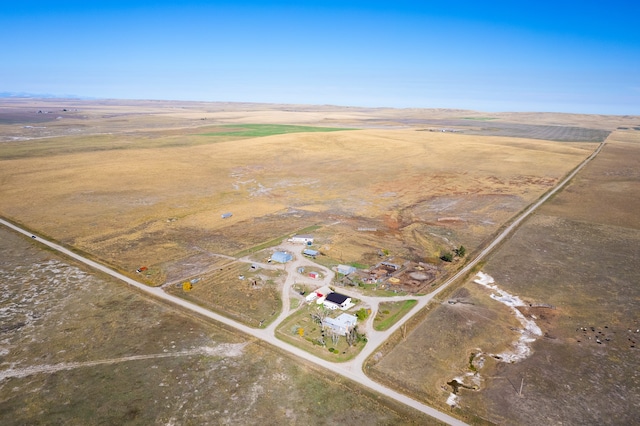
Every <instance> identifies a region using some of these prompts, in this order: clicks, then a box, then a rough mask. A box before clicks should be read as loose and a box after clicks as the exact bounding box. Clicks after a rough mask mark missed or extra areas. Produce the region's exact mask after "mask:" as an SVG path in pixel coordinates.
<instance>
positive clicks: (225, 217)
mask: <svg viewBox="0 0 640 426" xmlns="http://www.w3.org/2000/svg"><path fill="white" fill-rule="evenodd" d="M231 216H233V213H222V218H223V219H228V218H230V217H231Z"/></svg>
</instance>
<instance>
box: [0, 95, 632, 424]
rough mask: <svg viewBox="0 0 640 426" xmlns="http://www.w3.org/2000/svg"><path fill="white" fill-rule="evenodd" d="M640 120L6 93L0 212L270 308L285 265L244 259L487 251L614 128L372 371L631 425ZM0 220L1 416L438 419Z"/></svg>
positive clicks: (489, 410)
mask: <svg viewBox="0 0 640 426" xmlns="http://www.w3.org/2000/svg"><path fill="white" fill-rule="evenodd" d="M291 126H299V127H291ZM341 129H342V130H341ZM639 129H640V117H631V116H620V117H618V116H587V115H577V114H548V113H540V114H537V113H482V112H475V111H464V110H446V109H439V110H421V109H402V110H400V109H388V108H375V109H367V108H356V107H338V106H305V105H265V104H250V103H238V104H232V103H203V102H158V101H114V100H107V101H79V100H52V99H47V100H37V99H26V100H25V99H10V100H2V101H0V216H2V217H4V218H7V219H9V220H11V221H13V222H16V223H18V224H20V225H22V226H24V227H26V228H28V229H30V230H31V231H32V232H33V233H34V234H38V235H42V236H43V237H48V238H50V239H52V240H55V241H58V242H60V243H62V244H64V245H66V246H68V247H70V248H72V249H73V250H76V251H80V252H82V253H83V254H85V255H86V256H88V257H91V258H94V259H96V260H98V261H100V262H102V263H104V264H107V265H109V266H111V267H112V268H114V269H116V270H118V271H120V272H122V273H124V274H127V275H129V276H132V277H135V278H136V279H138V280H141V281H144V282H146V283H147V284H149V285H152V286H159V285H166V286H167V287H166V288H168V289H169V291H170V292H174V293H178V294H182V289H181V288H179V287H177V285H180V283H181V282H183V281H184V280H189V279H191V278H193V277H201V278H202V280H201V281H199V282H198V283H199V284H200V287H197V288H196V289H195V291H194V292H193V293H189V294H187V295H185V294H182V296H183V297H186V298H191V299H192V300H194V301H196V302H197V303H200V304H202V305H205V306H207V307H209V308H211V309H215V310H216V311H218V312H221V313H223V314H225V315H228V316H229V317H232V318H234V319H237V320H239V321H241V322H244V323H245V324H249V325H253V326H257V325H256V321H262V320H263V319H268V318H267V317H268V315H272V316H273V315H275V314H274V313H276V312H278V308H279V304H280V303H281V301H280V300H279V294H280V293H279V290H278V286H279V285H280V284H281V281H282V277H281V276H279V275H278V274H276V273H273V274H271V273H267V272H260V274H263V276H261V277H260V285H257V284H256V288H250V289H249V287H248V284H247V283H248V282H249V281H246V282H245V281H242V280H240V279H239V276H240V275H243V276H245V278H248V279H250V278H255V277H253V276H252V274H253V273H254V272H252V271H250V270H248V269H247V267H250V266H247V264H244V263H241V262H235V259H236V258H238V257H241V256H250V258H251V259H253V260H256V259H258V258H259V257H260V256H263V254H264V253H265V252H266V251H263V249H264V248H266V247H270V246H272V245H275V244H277V243H278V242H280V241H281V240H283V239H285V238H287V237H290V236H291V235H293V234H295V233H306V232H312V233H313V234H314V236H315V238H316V240H315V243H314V248H317V249H318V250H319V251H320V253H321V255H320V257H319V258H318V263H321V264H322V265H324V266H333V265H336V264H338V263H353V264H358V265H365V266H370V265H373V264H375V263H377V262H378V261H379V258H380V253H388V254H389V255H390V256H395V257H398V258H402V259H405V260H413V261H422V262H430V263H435V264H436V266H437V268H438V271H439V272H438V277H443V276H446V275H447V274H448V273H449V272H450V271H453V270H455V269H456V268H457V267H459V266H460V265H461V264H462V263H463V262H464V259H457V260H455V261H454V262H453V264H449V263H446V262H442V261H441V260H440V259H439V257H440V255H441V254H442V253H443V252H446V251H450V250H452V249H453V248H456V247H459V246H460V245H464V246H465V248H466V249H467V253H468V254H467V258H469V257H472V256H474V254H476V253H477V252H478V251H479V249H480V248H481V247H483V246H484V245H485V244H486V243H487V242H488V241H489V240H491V238H492V237H493V236H494V235H496V233H497V232H499V230H500V229H501V228H502V227H504V226H505V224H506V223H508V222H509V221H510V220H512V219H513V217H514V216H515V215H517V214H518V213H519V212H521V211H522V210H523V209H524V208H525V207H527V206H529V205H530V204H532V203H533V202H535V201H536V200H537V199H539V198H540V197H541V196H542V195H543V194H544V193H545V192H547V191H548V190H550V189H551V188H553V187H554V186H555V185H556V184H557V183H558V182H559V181H560V180H561V179H562V178H563V177H564V176H566V175H567V174H568V173H569V172H570V171H571V170H573V169H574V168H575V167H576V166H577V165H578V164H580V163H581V162H582V161H583V160H584V159H585V158H587V157H588V156H589V155H590V154H591V153H593V151H594V150H595V149H596V148H597V147H598V145H599V144H600V143H601V142H602V140H604V139H605V138H606V141H607V142H606V145H605V147H604V149H603V150H602V152H601V153H600V154H599V155H598V156H597V157H596V159H595V160H594V161H592V162H591V163H590V164H589V165H588V166H587V167H586V168H585V169H583V170H582V171H581V172H580V173H579V174H578V176H577V177H575V178H574V179H573V180H572V181H571V183H570V184H569V185H568V186H567V187H565V188H564V189H563V191H562V192H561V193H559V194H557V195H555V196H554V197H553V198H552V200H551V201H550V202H548V203H546V205H545V206H544V207H543V208H542V209H541V210H540V211H539V212H537V213H536V214H535V215H534V216H533V217H531V218H529V219H528V220H527V221H526V222H525V223H524V224H522V225H521V226H520V227H519V229H518V230H517V231H516V232H515V233H514V234H513V235H512V236H511V237H510V238H509V239H508V240H507V241H505V242H504V243H502V245H501V247H500V248H499V249H498V250H497V251H496V252H494V253H493V254H492V255H491V256H490V258H488V259H487V261H486V262H485V263H484V264H483V265H482V270H483V271H484V272H486V273H488V274H489V275H490V276H491V277H493V278H494V279H495V285H497V288H498V289H499V290H497V289H488V288H486V287H485V286H482V285H479V284H477V283H475V282H473V280H474V278H475V277H474V276H469V277H467V278H466V279H465V280H463V282H461V283H458V284H457V285H455V286H453V287H451V288H450V289H447V291H446V292H445V294H443V295H442V296H441V298H440V300H439V301H440V302H441V303H440V304H438V303H433V304H431V305H429V306H428V307H427V308H426V309H425V310H423V311H421V312H419V313H418V314H417V315H416V316H414V317H412V319H411V322H410V324H409V326H408V332H407V335H406V339H403V338H402V337H401V336H393V338H392V339H391V340H390V341H389V342H388V343H387V344H385V345H384V346H383V347H382V348H380V350H379V351H378V352H377V353H375V354H374V356H373V357H372V358H371V359H370V360H369V363H368V364H367V366H366V369H365V371H366V372H367V374H369V375H370V376H371V377H373V378H375V379H378V380H381V381H383V382H384V383H385V384H388V385H390V386H392V387H396V388H398V389H400V390H401V391H403V392H406V393H407V394H409V395H411V396H413V397H415V398H418V399H421V400H423V401H425V402H427V403H428V404H431V405H434V406H437V407H440V408H442V409H443V410H446V411H447V412H450V413H452V414H453V415H456V416H459V417H460V418H463V419H465V420H467V421H469V422H472V423H479V424H482V423H503V424H545V423H560V422H562V423H563V424H588V423H591V424H595V423H599V424H600V423H605V424H606V423H609V424H632V423H634V422H635V421H636V419H635V417H634V414H635V413H637V411H638V406H640V401H639V399H640V397H639V395H638V389H640V383H639V380H640V379H639V377H638V371H640V365H639V364H638V359H640V357H638V354H637V346H636V342H637V341H638V339H639V338H640V334H638V333H636V330H638V329H640V318H639V317H638V311H637V306H638V302H639V301H640V295H639V294H638V286H637V285H636V283H637V282H638V278H640V277H639V276H638V268H637V267H635V265H636V264H637V263H638V259H640V252H639V251H638V248H639V247H640V234H639V232H640V223H639V222H638V215H637V211H640V196H639V190H640V176H639V175H638V173H639V170H640V169H639V168H638V158H639V152H638V149H639V147H640V131H639ZM226 213H230V214H231V216H228V215H225V214H226ZM223 215H225V217H223ZM227 216H228V217H227ZM309 230H312V231H309ZM2 232H3V234H2V235H1V236H0V249H1V250H2V257H1V260H0V274H2V280H0V285H3V286H4V289H3V291H2V295H3V296H2V297H3V299H2V302H1V303H2V305H0V315H5V316H4V317H2V318H3V321H2V328H1V329H0V333H2V339H3V340H1V341H0V364H1V365H2V368H1V369H0V370H1V372H0V374H4V376H2V377H3V378H2V379H1V380H0V416H1V417H2V418H3V419H5V418H9V419H15V421H14V423H15V424H25V423H35V422H37V421H42V422H44V423H65V422H67V421H68V420H69V419H70V418H74V419H76V418H77V419H80V421H79V423H82V424H85V423H91V420H92V419H94V417H92V416H95V415H96V413H97V416H98V418H100V419H101V421H102V419H104V421H102V422H103V423H118V424H120V423H137V424H149V423H166V424H168V423H189V422H196V423H202V422H204V423H206V422H207V421H209V422H214V423H216V422H217V423H231V422H238V423H243V424H252V422H254V423H264V420H265V419H272V418H273V419H275V423H301V424H302V423H304V424H308V423H314V422H317V419H319V418H322V419H325V420H326V423H338V422H342V423H348V424H371V423H381V424H403V423H418V424H428V422H429V420H428V419H426V418H424V417H423V416H420V415H419V414H417V413H415V412H413V411H407V410H406V409H404V408H403V407H400V406H398V405H394V404H392V403H390V402H388V401H386V400H383V399H379V398H378V397H377V396H373V395H370V394H369V393H367V392H364V391H362V390H360V389H358V388H353V387H352V384H351V383H348V382H346V381H343V380H342V379H340V378H338V377H334V376H325V375H324V373H321V372H317V371H316V370H313V368H311V367H310V366H308V365H306V364H304V363H302V364H301V363H300V362H299V361H295V362H293V361H292V360H290V359H288V358H287V357H283V356H281V354H280V353H278V352H272V349H267V348H265V347H263V346H262V345H260V344H258V343H256V342H253V341H249V340H247V339H245V338H244V337H242V336H236V335H234V333H230V332H228V331H226V330H223V329H218V328H216V327H215V326H213V325H212V324H210V323H209V322H204V321H202V320H200V319H198V318H194V317H191V316H188V315H183V314H182V313H181V312H176V311H174V310H172V309H169V308H168V307H167V306H165V305H162V304H159V303H155V302H150V301H149V300H147V299H145V298H142V297H140V295H139V294H137V293H135V292H131V291H130V289H128V288H126V287H124V286H122V285H120V284H117V283H113V282H112V281H110V280H108V279H106V278H104V277H101V276H97V275H93V274H92V273H91V272H90V271H87V270H83V269H82V268H81V267H79V266H77V265H74V264H72V263H70V262H68V261H66V260H64V259H60V258H58V257H56V256H54V255H53V254H51V253H49V252H47V251H42V250H40V249H36V248H35V246H34V244H35V243H34V242H28V241H27V242H25V241H24V240H22V239H20V238H18V237H17V236H15V235H13V234H10V233H7V232H6V231H2ZM263 257H264V256H263ZM262 260H263V259H262V258H260V261H262ZM256 261H257V260H256ZM248 265H250V264H248ZM143 266H144V267H145V268H142V267H143ZM140 268H141V269H140ZM137 269H139V270H140V272H136V270H137ZM476 272H478V271H476ZM256 274H257V272H256ZM256 281H257V278H256ZM216 286H217V288H218V289H220V291H217V290H215V291H217V292H214V289H216ZM222 287H224V291H222V290H221V288H222ZM500 291H502V292H504V294H503V293H500ZM249 293H251V294H255V295H259V296H258V297H257V298H256V299H260V300H256V301H255V303H254V301H252V300H253V299H251V300H250V298H249V297H248V296H247V294H249ZM214 294H216V295H218V296H221V295H222V296H223V297H220V298H219V299H216V300H213V296H212V295H214ZM492 294H494V295H495V294H502V296H501V298H502V300H503V302H504V300H507V301H509V300H510V301H511V302H513V301H517V300H520V301H521V302H522V304H521V305H519V306H517V307H514V306H505V304H503V303H500V301H498V300H495V297H497V296H494V298H491V297H490V296H491V295H492ZM498 298H499V297H498ZM238 299H240V300H242V301H243V302H242V303H244V304H242V303H240V302H239V300H238ZM220 300H222V301H220ZM449 301H451V302H452V303H448V302H449ZM18 308H19V309H18ZM516 311H517V312H518V313H516ZM523 324H526V326H525V325H523ZM534 326H535V327H537V329H536V328H535V327H534ZM527 327H528V328H527ZM538 329H539V331H540V334H539V335H538V334H536V332H537V330H538ZM523 330H528V331H527V332H524V331H523ZM522 336H524V337H523V340H522V341H521V340H520V338H521V337H522ZM528 339H533V340H531V341H529V340H528ZM514 342H516V343H517V342H521V343H522V344H519V345H515V346H514ZM514 351H515V352H518V351H520V352H519V355H518V356H516V357H515V358H513V357H511V355H510V353H512V352H514ZM256 360H259V361H256ZM505 360H513V361H514V362H504V361H505ZM309 371H312V372H313V374H308V372H309ZM315 373H318V374H315ZM354 389H355V390H354ZM214 394H215V396H216V397H215V398H213V397H211V395H214ZM87 395H89V396H90V398H86V396H87ZM212 400H213V402H212ZM238 401H239V405H240V406H242V407H243V409H242V410H241V411H234V410H232V409H231V408H230V407H232V406H233V407H235V406H238ZM378 401H382V404H378ZM345 413H349V414H345ZM43 416H44V417H43ZM272 416H275V417H272ZM636 417H637V416H636ZM83 419H86V420H87V422H84V421H83ZM203 419H204V420H203ZM201 420H202V421H201Z"/></svg>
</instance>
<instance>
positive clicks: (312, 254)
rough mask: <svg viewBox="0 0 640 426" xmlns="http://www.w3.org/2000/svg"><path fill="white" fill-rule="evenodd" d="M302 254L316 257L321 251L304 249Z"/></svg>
mask: <svg viewBox="0 0 640 426" xmlns="http://www.w3.org/2000/svg"><path fill="white" fill-rule="evenodd" d="M302 254H303V255H305V256H308V257H312V258H314V259H315V258H316V256H317V255H319V254H320V252H319V251H318V250H311V249H304V250H302Z"/></svg>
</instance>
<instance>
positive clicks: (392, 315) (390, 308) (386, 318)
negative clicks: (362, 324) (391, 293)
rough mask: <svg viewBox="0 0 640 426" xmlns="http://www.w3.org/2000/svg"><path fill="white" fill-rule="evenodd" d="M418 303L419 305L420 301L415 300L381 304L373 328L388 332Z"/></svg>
mask: <svg viewBox="0 0 640 426" xmlns="http://www.w3.org/2000/svg"><path fill="white" fill-rule="evenodd" d="M416 303H418V301H417V300H413V299H412V300H405V301H402V302H383V303H380V307H379V309H380V310H379V311H378V315H376V317H375V319H374V320H373V328H374V329H376V330H378V331H384V330H387V329H388V328H389V327H391V326H392V325H393V324H395V323H396V322H397V321H398V320H399V319H400V318H402V317H403V316H405V315H406V314H407V313H408V312H409V311H410V310H411V308H413V306H414V305H415V304H416Z"/></svg>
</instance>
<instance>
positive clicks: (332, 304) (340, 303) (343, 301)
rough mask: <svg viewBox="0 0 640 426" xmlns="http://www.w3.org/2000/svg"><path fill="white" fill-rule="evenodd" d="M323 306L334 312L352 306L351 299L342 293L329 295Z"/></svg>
mask: <svg viewBox="0 0 640 426" xmlns="http://www.w3.org/2000/svg"><path fill="white" fill-rule="evenodd" d="M322 304H323V305H324V307H325V308H327V309H331V310H332V311H333V310H336V309H338V308H340V309H345V308H346V307H348V306H349V305H350V304H351V298H350V297H349V296H345V295H344V294H340V293H335V292H334V293H329V294H327V297H326V298H325V299H324V302H323V303H322Z"/></svg>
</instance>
